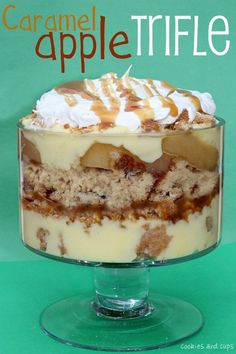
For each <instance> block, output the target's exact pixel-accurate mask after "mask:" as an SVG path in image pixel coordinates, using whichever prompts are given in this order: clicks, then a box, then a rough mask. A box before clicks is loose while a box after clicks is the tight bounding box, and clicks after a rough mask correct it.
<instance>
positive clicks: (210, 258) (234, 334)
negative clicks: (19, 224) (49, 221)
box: [0, 244, 236, 354]
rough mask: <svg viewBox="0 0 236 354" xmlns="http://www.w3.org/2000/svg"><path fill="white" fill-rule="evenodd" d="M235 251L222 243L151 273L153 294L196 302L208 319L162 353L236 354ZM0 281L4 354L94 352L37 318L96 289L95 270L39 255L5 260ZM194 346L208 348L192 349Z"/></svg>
mask: <svg viewBox="0 0 236 354" xmlns="http://www.w3.org/2000/svg"><path fill="white" fill-rule="evenodd" d="M235 252H236V244H229V245H221V246H220V247H219V248H218V249H217V250H215V251H214V252H212V253H210V254H208V255H207V256H204V257H201V258H199V259H196V260H193V261H190V262H186V263H182V264H177V265H172V266H167V267H159V268H152V269H151V292H160V293H163V294H168V295H173V296H176V297H180V298H182V299H184V300H187V301H189V302H192V303H193V304H195V305H196V306H197V307H198V308H199V309H201V311H202V313H203V314H204V318H205V326H204V328H203V329H202V331H201V332H200V333H199V334H197V335H195V336H194V337H192V338H190V339H188V340H186V341H184V342H182V343H181V344H177V345H175V346H172V347H169V348H163V349H160V350H159V351H160V352H163V353H165V354H167V353H184V352H199V351H200V352H202V353H206V352H207V353H208V352H210V353H211V352H217V353H227V352H228V353H234V352H235V353H236V316H235V310H236V301H235V300H236V283H235V272H236V263H235ZM37 259H38V260H37ZM0 277H1V291H0V309H1V317H0V318H1V321H0V354H16V353H17V354H18V353H19V354H28V353H29V354H52V353H55V354H62V353H63V354H67V353H68V354H72V353H91V351H87V350H84V349H79V348H73V347H70V346H66V345H64V344H61V343H59V342H56V341H54V340H53V339H51V338H49V337H47V336H46V335H45V334H44V333H43V332H42V331H41V329H40V327H39V322H38V319H39V314H40V312H41V311H42V309H43V308H44V307H45V306H47V305H48V304H50V303H52V302H54V301H57V300H59V299H61V298H65V297H69V296H73V295H76V294H77V293H79V292H83V293H85V296H86V293H88V292H89V291H92V287H93V269H92V268H87V267H82V266H76V265H70V264H65V263H60V262H55V261H52V260H45V259H42V258H40V257H39V256H38V257H37V256H36V258H35V260H29V261H27V260H25V261H16V262H2V263H1V264H0ZM191 344H192V345H195V346H196V345H198V344H199V345H201V346H204V347H205V349H204V350H202V349H191V348H190V345H191ZM207 345H208V346H207ZM209 346H211V347H209ZM226 346H228V350H227V349H226V348H227V347H226ZM221 347H222V348H221ZM223 347H224V348H225V349H223ZM208 348H209V349H208ZM232 348H233V349H232Z"/></svg>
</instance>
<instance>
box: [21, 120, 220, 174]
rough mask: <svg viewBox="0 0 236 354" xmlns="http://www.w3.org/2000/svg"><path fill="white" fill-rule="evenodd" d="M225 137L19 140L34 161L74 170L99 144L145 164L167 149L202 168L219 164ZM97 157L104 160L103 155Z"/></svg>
mask: <svg viewBox="0 0 236 354" xmlns="http://www.w3.org/2000/svg"><path fill="white" fill-rule="evenodd" d="M222 134H223V131H222V130H221V129H220V128H219V127H215V128H211V129H202V130H200V131H192V132H188V133H178V134H173V135H172V134H170V135H167V136H162V135H159V136H158V135H156V134H155V135H152V134H146V135H136V134H135V135H132V134H123V135H122V134H119V133H118V134H117V135H112V136H109V135H103V134H87V135H86V134H80V135H78V134H70V133H68V134H63V133H55V132H43V131H41V132H40V131H29V130H25V131H23V132H21V133H20V137H19V138H20V145H21V146H22V150H23V154H25V155H28V157H29V158H30V159H31V160H34V161H36V162H40V163H43V164H46V165H50V166H53V167H55V168H59V169H65V170H68V169H70V167H71V165H72V164H74V163H76V161H77V162H78V160H79V159H80V158H82V157H83V156H84V155H85V154H86V153H87V151H88V150H89V149H90V148H92V146H93V145H94V144H95V143H99V144H107V145H108V144H112V145H113V146H114V147H117V148H120V147H122V148H124V149H126V150H128V151H129V153H130V154H133V155H135V156H137V157H138V158H139V159H140V160H142V161H143V162H144V163H153V162H154V161H156V160H157V159H159V158H160V157H161V156H162V154H163V152H165V151H163V150H165V149H166V150H167V151H166V153H169V154H173V155H177V156H178V154H180V157H182V158H185V159H187V158H188V159H190V161H189V162H190V163H191V164H193V165H195V166H196V167H198V168H202V164H200V165H199V162H200V163H201V161H202V160H205V161H206V164H207V163H208V162H209V163H210V164H214V163H216V159H218V151H220V146H221V145H220V144H221V143H222ZM182 140H183V141H182ZM213 148H214V149H213ZM62 156H63V158H62ZM97 158H98V160H103V155H102V154H101V155H100V156H97ZM203 167H204V166H203ZM206 167H207V166H206Z"/></svg>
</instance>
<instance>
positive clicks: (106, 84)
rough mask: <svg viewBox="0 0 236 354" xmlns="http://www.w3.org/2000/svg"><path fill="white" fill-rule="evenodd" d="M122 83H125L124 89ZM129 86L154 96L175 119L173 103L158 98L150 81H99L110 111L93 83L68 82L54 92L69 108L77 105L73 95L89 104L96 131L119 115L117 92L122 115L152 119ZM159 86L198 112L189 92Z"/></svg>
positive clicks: (147, 107) (146, 104)
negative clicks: (122, 102)
mask: <svg viewBox="0 0 236 354" xmlns="http://www.w3.org/2000/svg"><path fill="white" fill-rule="evenodd" d="M122 80H123V81H124V82H125V85H124V84H123V81H122ZM111 82H112V83H113V84H114V85H115V88H113V87H112V86H111ZM131 82H134V83H137V84H139V85H142V86H143V89H144V90H145V92H146V93H147V95H148V97H154V96H157V99H158V100H160V101H161V102H162V106H163V107H164V108H168V109H169V110H170V115H171V116H172V117H177V116H178V113H179V112H178V108H177V106H176V105H175V103H174V101H173V99H171V98H170V97H168V96H167V97H164V96H162V95H161V94H160V92H159V91H158V89H157V88H156V86H155V84H154V82H153V80H152V79H147V83H142V82H140V81H139V80H138V79H135V78H130V77H128V75H126V76H123V78H121V79H119V78H117V77H115V76H111V77H110V78H107V79H104V78H102V79H101V88H102V91H103V93H104V95H105V96H106V97H107V98H108V99H109V102H110V108H107V106H106V105H105V104H104V102H103V101H102V100H101V99H100V98H99V96H98V94H97V89H96V86H95V84H94V82H93V80H88V79H87V80H80V81H71V82H68V83H65V84H62V85H59V86H58V87H56V88H55V90H56V91H57V92H58V93H59V94H62V95H63V96H64V97H65V101H66V102H67V104H68V105H69V106H71V107H73V106H75V105H76V104H78V101H77V100H76V99H75V97H73V94H79V95H80V96H81V97H82V98H84V99H87V100H90V101H92V105H91V110H92V111H93V112H94V113H95V114H96V115H97V116H98V117H99V118H100V120H101V123H100V124H99V126H100V128H108V127H111V126H114V124H115V119H116V117H117V115H118V113H119V111H120V105H121V104H120V100H119V98H117V97H116V95H117V92H121V94H120V98H124V99H125V100H126V102H125V111H126V112H133V113H134V114H136V115H137V116H138V118H139V119H140V121H141V122H142V123H144V122H146V121H150V120H153V119H155V114H154V110H153V108H152V107H151V106H150V103H149V101H148V99H141V98H140V97H138V96H137V94H136V92H135V91H134V89H133V87H132V85H131ZM160 84H161V85H162V86H163V87H164V88H166V89H168V90H170V92H169V94H171V93H173V92H175V91H177V92H179V93H180V94H182V95H183V96H185V97H188V98H189V99H190V101H191V102H192V104H193V105H194V106H195V108H196V110H197V111H198V112H202V107H201V103H200V100H199V98H198V97H196V96H194V95H192V94H191V92H190V91H187V90H178V89H177V88H176V87H175V86H173V85H171V84H170V83H168V82H166V81H160ZM169 94H168V95H169Z"/></svg>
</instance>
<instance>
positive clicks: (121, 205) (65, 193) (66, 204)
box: [23, 159, 218, 212]
mask: <svg viewBox="0 0 236 354" xmlns="http://www.w3.org/2000/svg"><path fill="white" fill-rule="evenodd" d="M23 169H24V193H23V197H24V198H25V199H27V200H31V201H32V200H34V199H36V200H39V201H40V202H42V201H47V202H49V203H50V202H52V203H53V205H55V204H56V203H57V204H58V205H59V206H60V207H61V208H67V209H74V208H82V209H83V208H85V207H86V206H88V205H89V207H90V208H93V207H96V208H98V209H106V210H110V211H115V212H116V211H117V210H118V211H119V210H125V209H129V208H133V207H134V206H136V205H142V206H143V207H144V206H145V205H158V203H159V202H162V203H163V202H165V203H167V202H168V203H169V204H171V202H175V201H178V200H183V199H184V200H186V199H188V200H194V199H199V198H201V197H204V196H208V195H211V194H212V193H214V191H215V189H216V188H217V185H218V175H217V173H216V172H215V171H205V170H204V171H201V170H198V169H196V168H194V167H191V166H190V165H189V164H188V163H187V162H186V161H184V160H180V159H173V160H172V163H171V164H170V166H169V170H168V171H165V172H164V173H160V174H157V173H155V172H153V171H150V172H147V171H141V172H139V173H132V172H131V173H125V171H123V170H103V169H98V168H86V167H82V166H74V167H72V168H71V169H70V170H68V171H64V170H60V169H55V168H51V167H48V166H43V165H42V164H35V163H32V162H28V163H27V162H24V165H23ZM169 204H168V208H169V207H170V208H171V209H174V208H175V207H174V206H173V205H172V204H171V206H170V205H169ZM86 208H88V207H86Z"/></svg>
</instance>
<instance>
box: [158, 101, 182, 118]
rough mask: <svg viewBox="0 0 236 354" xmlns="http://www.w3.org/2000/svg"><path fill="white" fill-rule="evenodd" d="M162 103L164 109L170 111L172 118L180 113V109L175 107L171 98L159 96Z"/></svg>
mask: <svg viewBox="0 0 236 354" xmlns="http://www.w3.org/2000/svg"><path fill="white" fill-rule="evenodd" d="M158 98H159V99H160V100H161V102H162V106H163V107H164V108H169V109H170V114H171V116H172V117H176V116H177V115H178V113H179V110H178V107H177V106H176V105H175V103H174V101H173V100H172V99H171V98H170V97H164V96H158Z"/></svg>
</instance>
